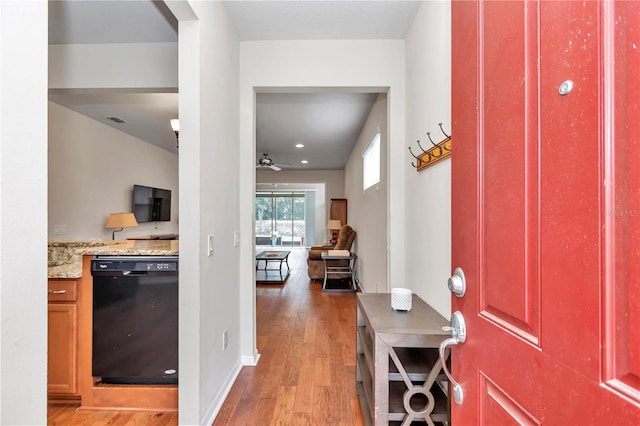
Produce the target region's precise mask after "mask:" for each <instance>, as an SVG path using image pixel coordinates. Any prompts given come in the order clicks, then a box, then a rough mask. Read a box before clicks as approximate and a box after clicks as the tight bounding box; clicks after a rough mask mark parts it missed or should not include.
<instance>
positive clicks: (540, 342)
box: [452, 1, 640, 425]
mask: <svg viewBox="0 0 640 426" xmlns="http://www.w3.org/2000/svg"><path fill="white" fill-rule="evenodd" d="M563 83H564V85H563ZM561 87H562V88H561ZM561 92H562V93H561ZM452 135H453V154H452V212H453V213H452V244H453V250H452V259H453V265H452V266H453V268H456V267H460V268H462V270H463V271H464V273H465V276H466V281H467V292H466V294H465V295H464V296H463V297H461V298H457V297H453V298H452V302H453V303H452V311H458V310H459V311H461V313H462V314H463V316H464V318H465V322H466V326H467V340H466V342H465V343H464V344H461V345H459V346H454V347H453V348H452V365H453V368H452V374H453V377H454V378H455V379H457V380H458V381H459V382H460V384H461V386H462V389H463V392H464V400H463V402H462V404H461V405H458V404H456V403H453V402H452V419H453V424H454V425H470V424H485V425H500V424H561V425H587V424H599V425H623V424H627V425H638V424H640V2H637V1H629V2H610V1H584V2H581V1H539V2H538V1H486V2H472V1H453V2H452Z"/></svg>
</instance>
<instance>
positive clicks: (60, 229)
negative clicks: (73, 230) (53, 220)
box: [53, 225, 67, 235]
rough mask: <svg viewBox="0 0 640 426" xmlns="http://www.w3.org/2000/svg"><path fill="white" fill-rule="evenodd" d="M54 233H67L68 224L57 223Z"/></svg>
mask: <svg viewBox="0 0 640 426" xmlns="http://www.w3.org/2000/svg"><path fill="white" fill-rule="evenodd" d="M53 233H54V234H56V235H63V234H66V233H67V225H56V226H54V227H53Z"/></svg>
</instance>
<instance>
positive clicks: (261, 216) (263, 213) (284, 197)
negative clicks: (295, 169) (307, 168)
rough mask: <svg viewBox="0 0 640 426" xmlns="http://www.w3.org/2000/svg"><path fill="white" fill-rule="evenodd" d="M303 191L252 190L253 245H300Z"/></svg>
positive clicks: (302, 232) (303, 224) (302, 222)
mask: <svg viewBox="0 0 640 426" xmlns="http://www.w3.org/2000/svg"><path fill="white" fill-rule="evenodd" d="M304 200H305V197H304V193H303V192H258V193H256V215H255V219H256V245H272V246H304V235H305V202H304Z"/></svg>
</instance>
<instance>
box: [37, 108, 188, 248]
mask: <svg viewBox="0 0 640 426" xmlns="http://www.w3.org/2000/svg"><path fill="white" fill-rule="evenodd" d="M134 184H138V185H145V186H153V187H156V188H162V189H169V190H171V222H152V223H140V224H139V226H138V227H137V228H127V229H125V230H124V231H121V232H117V233H116V234H115V235H116V239H126V238H127V237H133V236H140V235H150V234H169V233H177V232H178V217H179V216H178V156H177V155H175V154H173V153H171V152H169V151H167V150H164V149H161V148H158V147H157V146H155V145H152V144H149V143H147V142H145V141H143V140H140V139H138V138H135V137H133V136H130V135H128V134H126V133H123V132H120V131H119V130H116V129H114V128H112V127H109V126H107V125H105V124H102V123H100V122H98V121H96V120H93V119H91V118H88V117H86V116H84V115H81V114H78V113H77V112H74V111H72V110H70V109H67V108H65V107H62V106H60V105H58V104H55V103H53V102H49V226H48V234H49V239H57V240H81V239H85V240H86V239H107V240H109V239H111V234H112V231H113V230H108V229H105V228H104V225H105V223H106V220H107V217H108V216H109V213H115V212H130V211H132V205H131V203H132V195H131V191H132V187H133V185H134ZM55 225H65V226H66V229H67V232H66V233H65V234H63V235H56V234H55V233H54V227H55Z"/></svg>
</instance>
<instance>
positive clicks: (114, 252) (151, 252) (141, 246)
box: [76, 240, 178, 256]
mask: <svg viewBox="0 0 640 426" xmlns="http://www.w3.org/2000/svg"><path fill="white" fill-rule="evenodd" d="M76 253H78V254H81V255H87V254H89V255H94V256H177V255H178V240H126V241H118V242H116V243H115V244H112V245H106V246H105V245H103V246H96V247H84V248H82V249H79V250H77V251H76Z"/></svg>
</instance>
